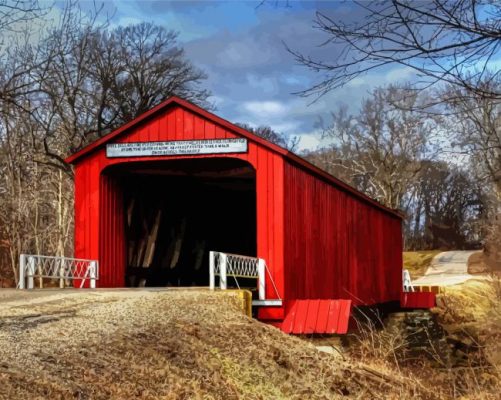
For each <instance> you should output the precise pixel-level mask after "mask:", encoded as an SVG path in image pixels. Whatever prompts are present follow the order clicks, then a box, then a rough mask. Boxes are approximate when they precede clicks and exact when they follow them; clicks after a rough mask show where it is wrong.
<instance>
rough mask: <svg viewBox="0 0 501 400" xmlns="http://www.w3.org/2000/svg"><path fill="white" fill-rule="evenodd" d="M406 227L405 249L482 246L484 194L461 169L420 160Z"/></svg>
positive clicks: (442, 163) (442, 162) (473, 180)
mask: <svg viewBox="0 0 501 400" xmlns="http://www.w3.org/2000/svg"><path fill="white" fill-rule="evenodd" d="M421 165H422V168H421V173H420V177H419V179H418V182H417V185H416V190H415V191H414V192H413V200H412V202H411V203H410V205H409V209H408V215H409V218H408V220H407V223H406V227H405V236H406V243H405V244H406V248H408V249H412V250H416V249H438V248H442V249H448V248H449V249H461V248H463V249H464V248H471V247H478V246H479V245H480V243H481V219H482V214H483V212H484V193H483V191H482V190H481V185H479V183H478V182H477V181H476V180H475V179H474V178H473V177H472V175H471V173H469V172H468V171H467V170H465V169H464V168H459V167H458V166H453V165H449V164H448V163H446V162H444V161H432V160H422V161H421Z"/></svg>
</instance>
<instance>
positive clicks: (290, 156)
mask: <svg viewBox="0 0 501 400" xmlns="http://www.w3.org/2000/svg"><path fill="white" fill-rule="evenodd" d="M173 106H179V107H182V108H184V109H186V110H188V111H191V112H192V113H194V114H196V115H198V116H201V117H202V118H205V119H208V120H209V121H211V122H213V123H214V124H216V125H219V126H221V127H223V128H225V129H227V130H229V131H232V132H233V133H235V134H237V135H240V136H243V137H245V138H247V139H249V140H250V141H253V142H255V143H258V144H260V145H261V146H263V147H265V148H267V149H269V150H270V151H272V152H275V153H278V154H280V155H282V156H283V157H285V158H286V159H287V160H288V161H290V162H292V163H294V164H296V165H299V166H301V167H302V168H303V169H305V170H307V171H309V172H310V173H312V174H314V175H316V176H318V177H320V178H323V179H324V180H327V181H328V182H330V183H332V184H334V185H335V186H337V187H338V188H340V189H341V190H344V191H346V192H348V193H351V194H352V195H354V196H355V197H357V198H359V199H361V200H363V201H365V202H368V203H370V204H372V205H373V206H375V207H377V208H379V209H382V210H383V211H386V212H388V213H390V214H393V215H394V216H396V217H398V218H402V214H401V213H400V212H399V211H397V210H393V209H391V208H388V207H386V206H383V205H382V204H380V203H378V202H377V201H375V200H373V199H372V198H370V197H368V196H366V195H365V194H363V193H361V192H359V191H358V190H356V189H355V188H353V187H351V186H350V185H348V184H347V183H345V182H343V181H341V180H339V179H338V178H336V177H334V176H332V175H330V174H328V173H327V172H325V171H323V170H322V169H320V168H318V167H316V166H314V165H313V164H310V163H309V162H308V161H306V160H304V159H303V158H301V157H299V156H297V155H295V154H294V153H291V152H290V151H288V150H286V149H284V148H282V147H280V146H278V145H276V144H274V143H271V142H269V141H267V140H265V139H263V138H261V137H259V136H257V135H255V134H253V133H251V132H249V131H247V130H245V129H243V128H240V127H239V126H237V125H235V124H233V123H231V122H229V121H227V120H225V119H223V118H221V117H218V116H217V115H215V114H213V113H211V112H209V111H207V110H204V109H203V108H201V107H199V106H197V105H195V104H193V103H190V102H188V101H186V100H183V99H181V98H179V97H176V96H172V97H169V98H168V99H167V100H164V101H163V102H162V103H160V104H158V105H157V106H155V107H153V108H152V109H151V110H149V111H146V112H145V113H143V114H141V115H140V116H138V117H136V118H135V119H133V120H132V121H130V122H128V123H126V124H124V125H122V126H121V127H119V128H117V129H115V130H114V131H112V132H110V133H109V134H107V135H105V136H103V137H102V138H100V139H98V140H96V141H95V142H93V143H91V144H89V145H88V146H86V147H84V148H83V149H81V150H79V151H78V152H76V153H74V154H72V155H71V156H69V157H68V158H66V160H65V161H66V162H67V163H69V164H77V163H78V162H79V161H80V160H81V159H82V158H83V157H85V156H86V155H88V154H90V153H92V152H93V151H96V150H98V149H100V148H101V147H103V146H104V145H105V144H106V143H108V142H110V141H111V140H113V139H115V138H117V137H119V136H121V135H123V134H125V133H126V132H128V131H130V130H131V129H133V128H134V127H136V126H137V125H139V124H141V123H142V122H145V121H147V120H148V119H151V118H153V117H154V116H156V115H158V114H160V113H161V112H164V111H166V110H167V109H168V108H170V107H173Z"/></svg>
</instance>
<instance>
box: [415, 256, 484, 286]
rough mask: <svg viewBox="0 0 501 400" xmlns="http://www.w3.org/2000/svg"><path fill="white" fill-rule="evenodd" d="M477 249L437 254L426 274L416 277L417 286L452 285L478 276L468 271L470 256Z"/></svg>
mask: <svg viewBox="0 0 501 400" xmlns="http://www.w3.org/2000/svg"><path fill="white" fill-rule="evenodd" d="M474 253H476V251H462V250H457V251H445V252H443V253H439V254H437V255H436V256H435V257H434V258H433V261H432V262H431V265H430V267H429V268H428V270H427V271H426V273H425V275H424V276H423V277H421V278H418V279H416V280H415V281H414V282H413V284H414V285H416V286H420V285H422V286H451V285H457V284H459V283H463V282H465V281H467V280H468V279H472V278H478V277H474V276H473V275H470V274H469V273H468V258H470V256H471V255H472V254H474Z"/></svg>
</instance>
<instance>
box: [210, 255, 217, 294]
mask: <svg viewBox="0 0 501 400" xmlns="http://www.w3.org/2000/svg"><path fill="white" fill-rule="evenodd" d="M215 268H216V262H215V254H214V252H213V251H210V252H209V288H210V290H214V289H215V287H216V272H215Z"/></svg>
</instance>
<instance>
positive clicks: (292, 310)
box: [281, 300, 297, 333]
mask: <svg viewBox="0 0 501 400" xmlns="http://www.w3.org/2000/svg"><path fill="white" fill-rule="evenodd" d="M288 308H289V310H288V313H287V316H286V318H285V319H284V322H283V323H282V326H281V329H282V331H283V332H285V333H292V331H293V330H294V323H295V320H296V311H297V301H296V300H293V301H291V302H290V306H289V305H288Z"/></svg>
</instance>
